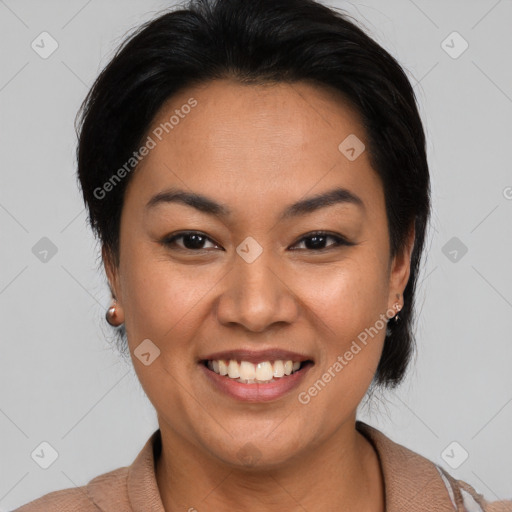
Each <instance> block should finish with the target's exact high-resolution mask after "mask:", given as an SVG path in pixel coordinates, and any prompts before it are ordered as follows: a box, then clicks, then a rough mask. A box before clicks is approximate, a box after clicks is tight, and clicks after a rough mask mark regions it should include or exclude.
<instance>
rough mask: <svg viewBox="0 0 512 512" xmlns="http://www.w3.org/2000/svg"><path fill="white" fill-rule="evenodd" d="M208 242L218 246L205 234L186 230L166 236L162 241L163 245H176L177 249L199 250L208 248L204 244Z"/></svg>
mask: <svg viewBox="0 0 512 512" xmlns="http://www.w3.org/2000/svg"><path fill="white" fill-rule="evenodd" d="M177 240H182V243H177ZM208 242H210V243H212V244H213V246H214V247H218V245H216V244H215V243H214V242H213V241H212V240H211V238H209V237H207V236H206V235H204V234H202V233H197V232H194V231H187V232H182V233H177V234H175V235H172V236H170V237H166V238H165V239H164V240H163V242H162V243H163V244H164V245H165V246H174V245H177V247H178V248H179V249H183V250H190V251H201V250H204V249H209V247H205V244H206V243H208Z"/></svg>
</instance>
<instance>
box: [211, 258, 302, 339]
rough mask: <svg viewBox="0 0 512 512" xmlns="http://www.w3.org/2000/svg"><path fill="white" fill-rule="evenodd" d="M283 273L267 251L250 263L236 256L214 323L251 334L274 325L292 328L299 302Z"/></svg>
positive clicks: (287, 277)
mask: <svg viewBox="0 0 512 512" xmlns="http://www.w3.org/2000/svg"><path fill="white" fill-rule="evenodd" d="M283 270H284V269H283V265H282V264H281V263H280V262H279V261H278V260H277V257H275V255H272V254H271V253H270V251H267V250H263V252H262V254H261V255H260V256H259V257H258V258H257V259H256V260H255V261H253V262H251V263H248V262H247V261H245V260H244V259H243V258H242V257H240V256H239V255H238V254H236V255H235V256H234V262H233V267H232V269H231V271H230V272H229V273H228V274H227V275H226V278H225V288H224V289H223V291H222V293H221V295H220V296H219V297H218V301H217V310H216V311H217V318H218V321H219V322H220V323H221V324H223V325H225V326H229V325H231V326H232V325H235V324H237V325H241V326H243V327H244V328H245V329H246V330H249V331H252V332H263V331H265V330H268V329H269V328H270V327H271V326H274V324H283V325H282V326H284V325H285V324H292V323H293V322H294V321H295V320H296V319H297V317H298V315H299V301H298V300H297V297H296V292H295V291H294V290H293V283H291V282H289V281H290V280H291V279H290V275H289V274H288V275H287V274H286V272H284V271H283Z"/></svg>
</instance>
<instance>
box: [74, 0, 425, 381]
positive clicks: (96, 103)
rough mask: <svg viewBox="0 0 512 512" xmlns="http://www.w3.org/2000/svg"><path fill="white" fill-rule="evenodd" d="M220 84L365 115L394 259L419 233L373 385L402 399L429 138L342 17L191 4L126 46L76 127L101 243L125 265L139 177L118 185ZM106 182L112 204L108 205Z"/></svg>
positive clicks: (301, 5)
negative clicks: (186, 93)
mask: <svg viewBox="0 0 512 512" xmlns="http://www.w3.org/2000/svg"><path fill="white" fill-rule="evenodd" d="M223 78H230V79H233V80H236V81H238V82H239V83H241V84H249V85H250V84H266V83H268V84H272V83H279V82H281V83H294V82H299V81H308V82H314V83H315V84H319V85H321V86H324V87H328V88H334V89H336V90H338V91H339V92H341V93H342V95H343V96H344V98H346V99H347V100H348V102H349V103H350V104H351V105H353V106H354V107H355V108H356V110H357V111H358V113H359V114H360V116H361V119H362V120H363V123H364V128H365V131H366V136H367V144H366V149H367V151H368V155H369V159H370V163H371V166H372V168H373V169H374V171H375V172H377V174H378V175H379V177H380V180H381V183H382V185H383V190H384V196H385V205H386V216H387V221H388V226H389V241H390V250H391V257H393V256H394V255H395V254H396V253H397V251H398V250H399V249H401V248H403V247H404V244H405V242H406V237H407V235H408V234H409V230H410V228H411V226H412V225H414V228H415V239H414V247H413V251H412V255H411V272H410V277H409V280H408V283H407V286H406V288H405V290H404V306H403V309H402V310H401V311H400V321H398V322H396V323H395V322H393V321H391V322H389V323H388V326H387V331H386V338H385V342H384V347H383V351H382V355H381V358H380V361H379V364H378V367H377V370H376V373H375V375H374V379H373V381H372V383H373V384H376V385H381V386H383V387H388V388H393V387H395V386H396V385H397V384H398V383H399V382H401V381H402V379H403V377H404V375H405V372H406V369H407V366H408V364H409V360H410V359H411V356H412V353H413V350H414V343H415V339H414V334H413V325H412V324H413V318H414V295H415V287H416V282H417V278H418V272H419V265H420V259H421V256H422V252H423V247H424V241H425V231H426V226H427V223H428V219H429V215H430V178H429V169H428V164H427V157H426V148H425V134H424V130H423V126H422V122H421V119H420V115H419V112H418V108H417V104H416V97H415V95H414V90H413V88H412V86H411V84H410V82H409V80H408V78H407V76H406V74H405V73H404V70H403V69H402V67H401V66H400V65H399V64H398V62H397V61H396V60H395V59H394V58H393V57H392V56H391V55H390V54H389V53H388V52H387V51H386V50H384V49H383V48H382V47H381V46H380V45H379V44H378V43H376V42H375V41H374V40H373V39H372V38H370V37H369V36H368V35H366V33H365V32H364V31H363V30H362V29H361V28H359V27H358V26H357V25H356V23H355V21H351V18H350V16H349V15H348V14H346V13H344V12H343V11H341V10H335V9H333V8H328V7H326V6H324V5H322V4H320V3H318V2H315V1H314V0H250V1H248V0H192V1H189V2H188V3H187V4H186V5H185V6H181V7H179V8H177V9H175V10H171V11H166V12H164V13H163V14H162V13H160V14H159V15H158V16H157V17H156V18H154V19H152V20H150V21H148V22H146V23H144V24H142V25H141V26H140V27H139V28H138V29H137V30H135V31H134V32H133V33H132V34H131V35H130V36H129V37H127V38H126V39H125V41H124V42H123V43H122V44H121V45H120V47H119V48H118V49H117V51H116V52H115V54H114V56H113V58H112V59H111V60H110V62H109V63H108V64H107V65H106V67H105V68H104V69H103V71H102V72H101V73H100V74H99V76H98V78H97V79H96V81H95V83H94V84H93V86H92V88H91V90H90V91H89V93H88V95H87V97H86V98H85V100H84V102H83V104H82V106H81V109H80V111H79V113H78V116H77V123H76V129H77V133H78V138H79V142H78V147H77V160H78V178H79V181H80V186H81V189H82V193H83V197H84V201H85V204H86V207H87V209H88V214H89V223H90V225H91V227H92V229H93V231H94V233H95V234H96V236H97V237H98V238H99V240H100V242H101V244H102V247H103V248H104V249H106V254H107V255H109V257H112V261H113V262H114V264H115V265H118V264H119V229H120V218H121V210H122V206H123V197H124V191H125V189H126V186H127V184H128V182H129V180H130V178H131V176H132V175H133V173H123V179H120V180H117V181H116V182H115V183H112V177H113V175H114V174H115V172H116V170H117V169H120V168H121V167H122V166H123V164H125V163H126V162H127V161H128V160H129V159H130V158H131V156H132V155H133V152H134V151H136V150H137V149H138V148H139V147H140V145H141V144H142V140H143V137H144V136H145V135H146V133H147V130H148V129H149V128H150V125H151V123H152V120H153V119H154V118H155V116H156V114H157V113H158V111H159V109H160V108H161V107H162V106H163V104H164V102H166V100H168V99H169V98H171V97H172V96H173V95H175V94H176V93H178V92H179V91H182V90H186V88H187V87H191V86H192V85H195V84H201V83H206V82H208V81H211V80H215V79H223ZM109 180H111V181H110V183H111V186H110V187H109V192H108V194H106V193H105V194H103V192H102V193H99V192H98V191H99V190H103V191H104V189H103V188H102V187H103V186H104V184H106V183H107V182H109ZM102 196H104V197H102ZM123 339H124V342H125V343H126V337H125V332H124V331H123Z"/></svg>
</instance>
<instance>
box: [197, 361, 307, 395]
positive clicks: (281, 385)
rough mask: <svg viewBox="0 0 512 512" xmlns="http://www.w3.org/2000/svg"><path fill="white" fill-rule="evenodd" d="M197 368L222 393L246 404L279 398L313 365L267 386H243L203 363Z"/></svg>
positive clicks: (295, 385)
mask: <svg viewBox="0 0 512 512" xmlns="http://www.w3.org/2000/svg"><path fill="white" fill-rule="evenodd" d="M199 366H200V367H201V369H202V371H203V372H204V374H205V375H206V378H208V379H209V381H210V382H211V383H212V384H213V385H214V386H215V388H216V389H218V390H219V391H221V392H222V393H225V394H226V395H229V396H231V397H232V398H236V399H238V400H243V401H246V402H269V401H271V400H277V399H278V398H281V397H282V396H284V395H286V394H287V393H289V392H290V391H292V390H293V389H294V388H296V387H298V386H299V384H300V383H301V382H302V381H303V379H304V378H305V376H306V373H307V372H308V370H309V369H310V368H311V366H313V365H312V363H307V364H306V365H304V367H302V368H301V369H300V370H299V371H298V372H295V373H292V374H291V375H288V376H285V377H281V378H275V377H274V379H275V380H274V381H273V382H268V383H267V384H258V383H255V384H243V383H242V382H237V381H236V380H234V379H230V378H229V377H225V376H223V375H219V374H218V373H215V372H214V371H212V370H210V369H209V368H207V367H206V366H205V365H204V364H203V363H199Z"/></svg>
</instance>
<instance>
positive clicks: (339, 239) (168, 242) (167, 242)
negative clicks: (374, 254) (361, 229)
mask: <svg viewBox="0 0 512 512" xmlns="http://www.w3.org/2000/svg"><path fill="white" fill-rule="evenodd" d="M187 235H199V236H201V237H202V238H205V239H206V240H208V241H210V242H212V243H214V244H215V245H218V244H216V243H215V242H214V241H213V240H212V239H211V238H210V237H208V236H206V235H205V234H203V233H201V232H200V231H182V232H180V233H176V234H174V235H171V236H167V237H165V238H164V239H163V240H162V244H163V245H164V246H166V247H171V246H172V245H173V244H174V243H175V241H176V240H178V239H180V238H183V237H185V236H187ZM315 236H320V237H327V238H332V239H333V240H335V243H334V244H331V245H328V246H327V247H324V248H322V249H292V250H294V251H296V250H307V251H310V252H325V251H329V250H332V249H335V248H337V247H341V246H352V245H356V244H355V243H354V242H349V241H348V240H347V239H346V238H344V237H343V236H341V235H335V234H332V233H329V232H327V231H312V232H311V233H307V234H306V235H304V236H303V237H302V238H300V239H299V240H298V241H297V242H296V243H295V244H294V245H297V244H299V243H301V242H304V241H305V240H308V239H310V238H313V237H315ZM178 249H179V250H182V251H192V252H201V251H207V250H209V248H201V249H188V248H187V247H178Z"/></svg>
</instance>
